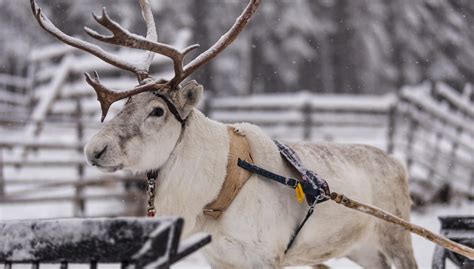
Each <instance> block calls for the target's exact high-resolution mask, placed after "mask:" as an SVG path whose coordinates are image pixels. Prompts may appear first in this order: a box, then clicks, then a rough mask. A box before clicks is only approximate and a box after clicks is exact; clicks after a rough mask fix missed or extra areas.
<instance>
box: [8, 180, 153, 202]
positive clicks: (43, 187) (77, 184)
mask: <svg viewBox="0 0 474 269" xmlns="http://www.w3.org/2000/svg"><path fill="white" fill-rule="evenodd" d="M124 182H137V183H138V182H143V183H145V177H143V178H111V179H106V180H103V179H100V180H86V179H83V180H80V181H59V182H48V183H42V184H41V183H40V184H35V185H34V186H32V188H27V189H22V190H18V191H10V192H8V193H6V194H5V195H4V197H7V198H15V197H20V196H24V195H29V194H36V193H40V192H42V191H43V192H44V191H49V190H51V189H53V188H61V187H74V188H76V189H78V188H81V189H84V188H86V187H106V186H107V185H112V184H120V183H124ZM8 183H9V181H6V182H5V186H10V184H8ZM80 195H82V194H79V195H78V196H80Z"/></svg>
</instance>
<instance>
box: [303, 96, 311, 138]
mask: <svg viewBox="0 0 474 269" xmlns="http://www.w3.org/2000/svg"><path fill="white" fill-rule="evenodd" d="M301 113H302V114H303V138H304V140H306V141H310V140H311V135H312V129H313V119H312V116H313V115H312V107H311V103H310V102H305V103H304V104H303V107H302V108H301Z"/></svg>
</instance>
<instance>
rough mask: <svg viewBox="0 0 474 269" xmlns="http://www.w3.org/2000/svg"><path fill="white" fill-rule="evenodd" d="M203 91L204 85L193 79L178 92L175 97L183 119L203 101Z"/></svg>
mask: <svg viewBox="0 0 474 269" xmlns="http://www.w3.org/2000/svg"><path fill="white" fill-rule="evenodd" d="M203 91H204V88H203V86H202V85H200V84H198V83H197V82H196V81H195V80H191V81H188V82H186V83H185V84H184V85H183V86H182V88H181V89H180V90H179V91H178V92H177V96H176V97H175V99H176V106H177V108H178V109H179V114H181V117H182V118H183V119H184V118H186V117H188V115H189V113H190V112H191V110H192V109H193V108H194V107H195V106H196V105H197V104H198V103H199V101H201V98H202V93H203Z"/></svg>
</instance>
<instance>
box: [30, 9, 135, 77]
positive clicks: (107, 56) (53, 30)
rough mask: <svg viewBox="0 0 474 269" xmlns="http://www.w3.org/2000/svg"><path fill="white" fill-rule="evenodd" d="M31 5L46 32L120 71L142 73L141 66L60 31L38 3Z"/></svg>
mask: <svg viewBox="0 0 474 269" xmlns="http://www.w3.org/2000/svg"><path fill="white" fill-rule="evenodd" d="M30 4H31V9H32V10H33V14H34V15H35V18H36V20H37V21H38V24H39V25H40V26H41V28H43V29H44V30H46V31H47V32H48V33H50V34H51V35H53V36H54V37H56V38H57V39H59V40H60V41H62V42H64V43H66V44H68V45H70V46H73V47H75V48H78V49H80V50H83V51H86V52H88V53H90V54H92V55H94V56H96V57H97V58H99V59H101V60H103V61H104V62H106V63H109V64H111V65H113V66H116V67H118V68H120V69H124V70H127V71H130V72H132V73H134V74H137V73H140V72H141V71H142V70H141V69H140V67H139V66H136V65H133V64H131V63H128V62H126V61H123V60H122V59H120V58H119V57H117V56H115V55H113V54H111V53H108V52H106V51H104V50H103V49H102V48H101V47H99V46H97V45H94V44H92V43H89V42H86V41H83V40H80V39H78V38H75V37H72V36H69V35H67V34H65V33H64V32H62V31H61V30H59V28H57V27H56V26H55V25H54V24H53V23H52V22H51V20H50V19H49V18H48V17H47V16H46V15H45V14H44V13H43V12H42V11H41V8H39V6H38V4H37V3H36V0H30Z"/></svg>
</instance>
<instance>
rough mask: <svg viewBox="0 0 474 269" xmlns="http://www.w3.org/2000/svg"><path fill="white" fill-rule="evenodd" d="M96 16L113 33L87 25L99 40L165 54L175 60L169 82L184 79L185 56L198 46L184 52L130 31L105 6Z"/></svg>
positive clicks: (86, 29) (90, 33)
mask: <svg viewBox="0 0 474 269" xmlns="http://www.w3.org/2000/svg"><path fill="white" fill-rule="evenodd" d="M94 18H95V20H96V21H97V22H98V23H99V24H100V25H102V26H104V27H105V28H107V29H108V30H109V31H110V32H111V33H112V35H110V36H106V35H102V34H99V33H97V32H96V31H94V30H92V29H90V28H88V27H85V28H84V30H85V31H86V33H87V34H89V35H90V36H91V37H93V38H95V39H97V40H99V41H102V42H106V43H110V44H114V45H121V46H125V47H129V48H135V49H142V50H148V51H152V52H154V53H158V54H161V55H164V56H166V57H168V58H170V59H171V60H172V61H173V66H174V72H175V77H174V78H173V79H172V80H171V81H170V83H169V84H170V85H172V86H176V85H177V83H179V82H181V81H182V76H183V59H184V56H185V54H186V53H188V52H189V51H190V50H192V49H195V48H196V47H197V46H190V47H188V48H186V49H185V50H183V52H185V53H183V52H181V51H179V50H177V49H176V48H174V47H172V46H170V45H167V44H164V43H160V42H156V41H152V40H148V39H147V38H145V37H142V36H139V35H136V34H133V33H130V32H129V31H128V30H127V29H125V28H123V27H122V26H120V24H118V23H117V22H116V21H114V20H112V19H111V18H110V17H109V15H108V14H107V10H106V9H105V8H104V9H103V11H102V16H97V15H94ZM175 82H177V83H175Z"/></svg>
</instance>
